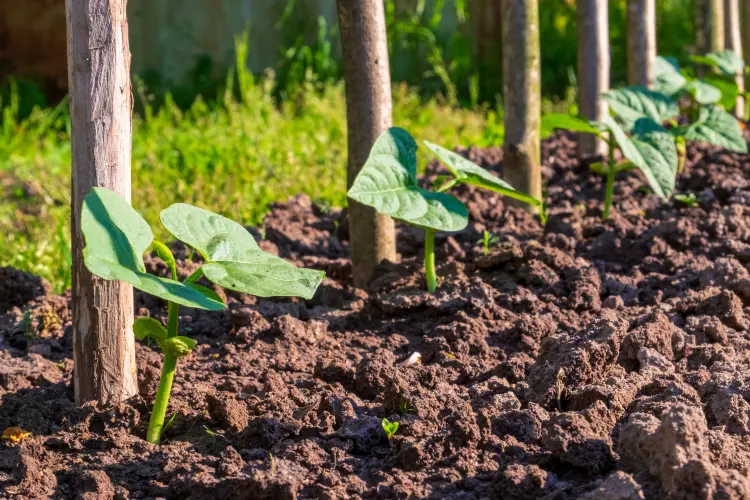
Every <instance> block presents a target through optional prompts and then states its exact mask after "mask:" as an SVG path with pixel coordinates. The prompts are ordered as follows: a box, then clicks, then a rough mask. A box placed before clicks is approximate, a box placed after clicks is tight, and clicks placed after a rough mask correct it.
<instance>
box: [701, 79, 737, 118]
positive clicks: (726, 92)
mask: <svg viewBox="0 0 750 500" xmlns="http://www.w3.org/2000/svg"><path fill="white" fill-rule="evenodd" d="M734 78H735V77H732V76H725V75H718V74H715V73H714V74H709V75H706V77H705V78H704V81H705V82H706V83H708V84H710V85H711V86H713V87H715V88H716V89H718V91H719V93H720V94H721V98H720V99H717V101H718V104H719V105H720V106H721V107H722V108H724V109H727V110H731V109H733V108H734V107H735V105H736V104H737V96H738V95H739V94H740V88H739V87H738V86H737V82H736V81H735V79H734Z"/></svg>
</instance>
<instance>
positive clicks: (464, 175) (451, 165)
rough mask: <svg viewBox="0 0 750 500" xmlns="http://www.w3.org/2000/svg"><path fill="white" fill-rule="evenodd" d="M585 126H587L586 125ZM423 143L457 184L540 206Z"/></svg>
mask: <svg viewBox="0 0 750 500" xmlns="http://www.w3.org/2000/svg"><path fill="white" fill-rule="evenodd" d="M561 116H566V115H561ZM586 124H587V125H588V123H586ZM589 127H590V128H591V129H593V130H596V132H597V134H598V133H599V131H598V130H597V129H594V128H593V127H591V126H589ZM424 143H425V145H426V146H427V147H428V148H429V149H430V150H431V151H432V152H433V153H435V154H436V155H437V156H438V158H440V160H442V162H443V163H445V166H446V167H448V170H450V172H451V173H452V174H453V175H454V176H455V177H456V180H457V181H458V182H460V183H462V184H471V185H472V186H477V187H480V188H483V189H487V190H490V191H494V192H496V193H500V194H502V195H504V196H508V197H509V198H514V199H516V200H520V201H523V202H525V203H528V204H530V205H532V206H536V207H541V206H542V201H541V200H538V199H536V198H534V197H533V196H529V195H528V194H526V193H522V192H521V191H517V190H515V189H514V188H513V186H511V185H510V184H508V183H507V182H505V181H504V180H502V179H501V178H500V177H498V176H496V175H494V174H492V173H491V172H489V171H488V170H486V169H484V168H482V167H480V166H479V165H477V164H476V163H474V162H472V161H470V160H467V159H466V158H464V157H463V156H461V155H460V154H458V153H454V152H453V151H449V150H447V149H445V148H444V147H442V146H438V145H437V144H433V143H431V142H429V141H424Z"/></svg>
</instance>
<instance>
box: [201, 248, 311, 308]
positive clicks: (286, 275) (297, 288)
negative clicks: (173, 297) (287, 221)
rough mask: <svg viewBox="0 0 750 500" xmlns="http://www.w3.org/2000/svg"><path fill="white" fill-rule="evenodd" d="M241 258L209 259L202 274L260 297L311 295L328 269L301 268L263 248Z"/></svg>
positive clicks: (307, 296) (225, 285)
mask: <svg viewBox="0 0 750 500" xmlns="http://www.w3.org/2000/svg"><path fill="white" fill-rule="evenodd" d="M243 259H244V260H242V261H217V262H207V263H206V264H204V265H203V267H202V269H203V274H204V275H205V276H206V278H208V279H209V280H210V281H212V282H214V283H216V284H217V285H219V286H222V287H224V288H228V289H230V290H236V291H238V292H242V293H247V294H250V295H256V296H258V297H279V296H281V297H289V296H296V297H303V298H305V299H311V298H312V296H313V294H315V290H316V289H317V288H318V285H320V282H321V281H323V278H324V277H325V273H324V272H322V271H316V270H313V269H300V268H298V267H296V266H294V265H293V264H291V263H289V262H287V261H285V260H284V259H282V258H279V257H276V256H275V255H271V254H269V253H266V252H263V251H256V252H248V253H247V254H246V255H245V256H244V257H243Z"/></svg>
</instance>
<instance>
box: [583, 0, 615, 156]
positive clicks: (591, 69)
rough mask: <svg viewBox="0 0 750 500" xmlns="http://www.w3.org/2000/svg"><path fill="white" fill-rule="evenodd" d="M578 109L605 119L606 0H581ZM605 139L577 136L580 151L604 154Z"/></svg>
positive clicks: (586, 115) (585, 113)
mask: <svg viewBox="0 0 750 500" xmlns="http://www.w3.org/2000/svg"><path fill="white" fill-rule="evenodd" d="M576 14H577V24H578V111H579V113H580V114H581V115H582V116H583V117H585V118H587V119H589V120H603V119H604V117H605V116H606V115H607V113H608V112H609V111H608V108H607V103H606V102H605V101H604V99H602V97H601V94H602V92H605V91H607V90H609V20H608V18H607V16H608V8H607V0H578V1H577V2H576ZM606 152H607V146H606V144H605V143H604V141H602V140H599V139H597V138H596V137H595V136H593V135H590V134H581V135H580V137H579V139H578V155H579V156H581V157H583V156H588V155H592V154H600V155H602V156H603V155H605V154H606Z"/></svg>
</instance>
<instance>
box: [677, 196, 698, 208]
mask: <svg viewBox="0 0 750 500" xmlns="http://www.w3.org/2000/svg"><path fill="white" fill-rule="evenodd" d="M673 198H674V201H676V202H677V203H679V204H680V205H683V206H686V207H688V208H693V207H697V206H698V205H699V204H700V200H699V199H698V197H697V196H695V193H688V194H683V193H676V194H675V195H674V196H673Z"/></svg>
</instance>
